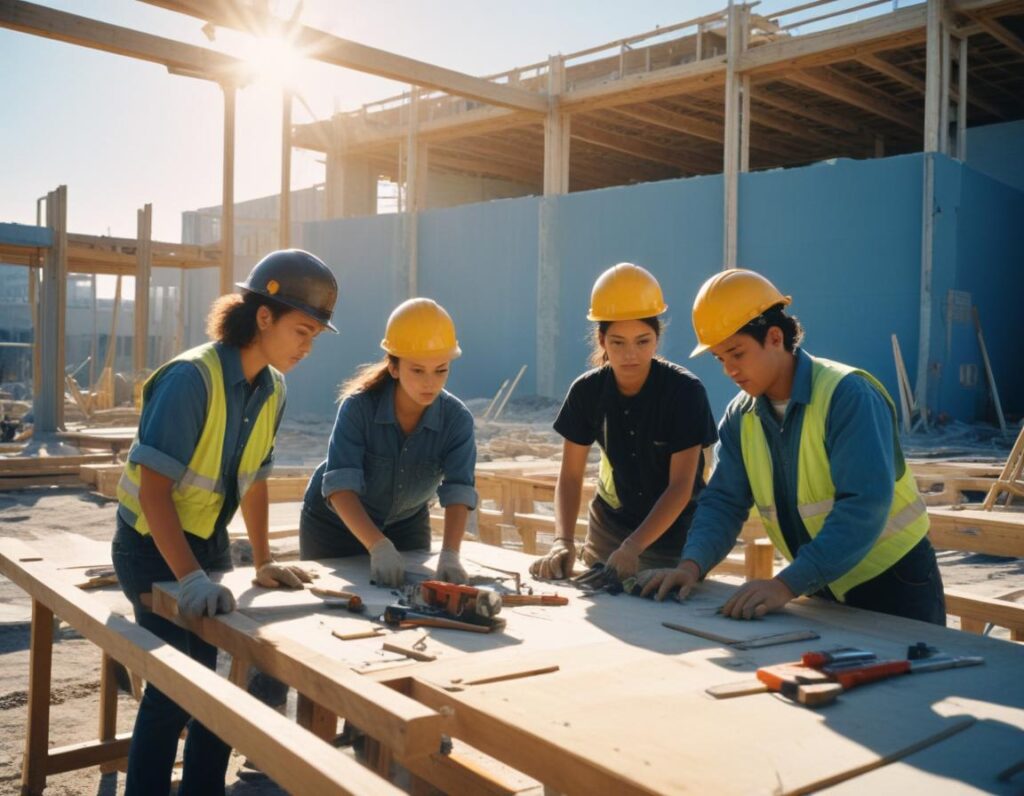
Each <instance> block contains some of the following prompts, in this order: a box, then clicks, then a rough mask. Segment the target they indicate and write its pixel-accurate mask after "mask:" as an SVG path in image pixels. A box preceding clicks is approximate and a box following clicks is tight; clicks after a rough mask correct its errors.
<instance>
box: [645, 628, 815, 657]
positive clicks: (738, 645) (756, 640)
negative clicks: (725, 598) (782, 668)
mask: <svg viewBox="0 0 1024 796" xmlns="http://www.w3.org/2000/svg"><path fill="white" fill-rule="evenodd" d="M661 624H662V627H667V628H668V629H669V630H678V631H679V632H680V633H689V634H690V635H691V636H698V637H700V638H706V639H707V640H708V641H714V642H717V643H718V644H721V645H723V646H726V647H732V648H733V649H738V650H753V649H759V648H761V647H772V646H775V645H776V644H789V643H791V642H793V641H808V640H810V639H815V638H819V636H818V634H817V633H815V632H814V631H813V630H792V631H789V632H787V633H771V634H769V635H766V636H754V637H753V638H745V639H736V638H729V637H728V636H723V635H720V634H718V633H712V632H711V631H710V630H701V629H700V628H696V627H687V626H686V625H680V624H677V623H675V622H662V623H661Z"/></svg>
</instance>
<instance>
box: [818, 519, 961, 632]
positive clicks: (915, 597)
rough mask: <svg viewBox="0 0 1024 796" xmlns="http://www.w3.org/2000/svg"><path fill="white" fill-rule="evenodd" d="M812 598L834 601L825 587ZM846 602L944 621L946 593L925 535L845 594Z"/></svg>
mask: <svg viewBox="0 0 1024 796" xmlns="http://www.w3.org/2000/svg"><path fill="white" fill-rule="evenodd" d="M815 596H816V597H824V598H825V599H826V600H832V601H835V597H833V596H832V593H831V592H830V591H829V590H828V589H823V590H822V591H820V592H818V593H817V594H816V595H815ZM846 604H847V605H849V606H852V607H854V608H864V609H866V610H868V611H878V613H881V614H891V615H892V616H902V617H906V618H907V619H918V620H920V621H922V622H930V623H932V624H933V625H942V626H943V627H944V626H945V624H946V596H945V592H944V590H943V586H942V574H941V573H940V572H939V564H938V561H936V560H935V549H934V548H933V547H932V543H931V542H929V541H928V537H927V536H926V537H925V538H923V539H922V540H921V541H920V542H918V543H917V544H916V545H915V546H914V547H912V548H911V549H910V551H909V552H908V553H907V554H906V555H905V556H903V558H901V559H900V560H899V561H897V562H896V563H895V564H893V565H892V566H891V567H889V569H887V570H886V571H885V572H883V573H882V574H881V575H878V576H877V577H874V578H872V579H871V580H869V581H865V582H864V583H862V584H860V585H859V586H855V587H854V588H852V589H850V590H849V591H848V592H847V593H846Z"/></svg>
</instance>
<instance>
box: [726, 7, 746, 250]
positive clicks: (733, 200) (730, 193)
mask: <svg viewBox="0 0 1024 796" xmlns="http://www.w3.org/2000/svg"><path fill="white" fill-rule="evenodd" d="M741 13H742V12H741V9H740V8H739V7H737V6H735V5H733V4H732V3H731V2H730V3H729V10H728V16H727V20H728V22H727V28H726V37H725V42H726V68H725V131H724V136H723V137H724V140H723V144H722V146H723V152H722V179H723V180H724V195H725V207H724V216H725V218H724V242H723V247H722V249H723V251H722V266H723V268H735V267H736V262H737V247H738V240H737V239H738V205H739V167H740V137H741V135H742V118H741V107H740V77H739V73H738V72H737V71H736V59H737V58H738V57H739V53H740V35H741V26H742V22H741Z"/></svg>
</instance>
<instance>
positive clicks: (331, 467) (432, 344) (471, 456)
mask: <svg viewBox="0 0 1024 796" xmlns="http://www.w3.org/2000/svg"><path fill="white" fill-rule="evenodd" d="M380 345H381V348H382V349H383V350H384V357H383V359H381V360H380V361H378V362H376V363H373V364H371V365H367V366H364V367H363V368H361V369H360V370H359V371H358V372H357V373H356V374H355V375H354V376H353V377H352V378H351V379H349V380H348V381H347V382H346V383H345V384H344V385H343V386H342V389H341V396H340V399H341V404H340V406H339V408H338V415H337V419H336V420H335V424H334V430H333V432H332V434H331V439H330V443H329V445H328V449H327V458H326V459H325V460H324V461H323V462H322V463H321V464H320V466H319V467H317V469H316V471H315V472H314V474H313V477H312V478H311V479H310V482H309V486H308V488H307V490H306V495H305V499H304V500H303V506H302V514H301V518H300V521H299V551H300V555H301V557H302V558H303V559H304V560H309V559H319V558H337V557H341V556H350V555H358V554H366V553H369V554H370V577H371V579H372V580H373V581H374V582H375V583H377V584H380V585H386V586H400V585H401V584H402V583H403V581H404V578H405V561H404V559H403V557H402V552H401V551H408V550H429V549H430V540H431V532H430V511H429V508H428V504H429V502H430V501H431V500H432V499H433V498H435V497H437V498H438V499H439V501H440V504H441V506H442V507H443V509H444V532H443V533H444V535H443V539H442V545H441V550H440V553H439V556H438V561H437V567H436V577H437V579H438V580H443V581H448V582H452V583H465V582H466V581H467V575H466V571H465V569H464V568H463V567H462V564H461V562H460V559H459V549H460V545H461V543H462V537H463V535H464V533H465V529H466V523H467V520H468V517H469V512H470V511H471V510H472V509H474V508H475V507H476V504H477V493H476V489H475V486H474V484H475V478H474V471H475V468H476V438H475V434H474V429H473V416H472V415H471V414H470V412H469V410H468V409H467V408H466V407H465V405H464V404H463V403H462V401H460V400H459V399H458V398H456V397H455V396H454V395H452V394H451V393H450V392H448V391H447V390H446V389H445V385H446V383H447V381H448V376H449V374H450V372H451V366H452V362H453V360H455V359H456V358H457V357H459V356H460V355H461V354H462V349H461V348H460V347H459V342H458V339H457V338H456V333H455V324H454V322H453V321H452V318H451V316H450V315H449V314H448V312H447V311H446V310H445V309H444V307H442V306H441V305H440V304H438V303H437V302H436V301H433V300H431V299H428V298H412V299H409V300H408V301H405V302H403V303H402V304H400V305H399V306H398V307H396V308H395V310H394V312H392V313H391V316H390V317H389V318H388V321H387V324H386V328H385V332H384V338H383V339H382V340H381V344H380Z"/></svg>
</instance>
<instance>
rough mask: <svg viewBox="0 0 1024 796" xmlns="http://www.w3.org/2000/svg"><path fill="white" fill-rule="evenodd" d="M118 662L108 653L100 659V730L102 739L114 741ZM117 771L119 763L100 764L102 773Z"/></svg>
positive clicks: (115, 732) (115, 733)
mask: <svg viewBox="0 0 1024 796" xmlns="http://www.w3.org/2000/svg"><path fill="white" fill-rule="evenodd" d="M117 666H118V663H117V661H115V660H114V659H113V658H111V657H110V656H109V655H107V653H105V652H104V653H103V655H102V657H101V659H100V730H99V739H100V740H101V741H112V740H114V737H115V736H116V735H117V674H116V671H115V670H116V669H117ZM111 771H117V763H115V762H113V761H109V762H106V763H101V764H100V773H101V774H109V773H110V772H111Z"/></svg>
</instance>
